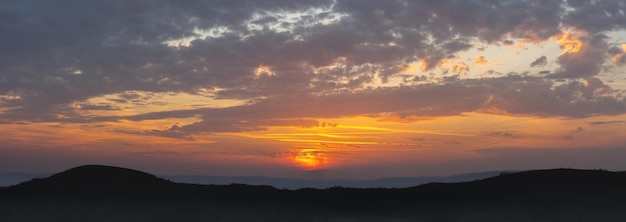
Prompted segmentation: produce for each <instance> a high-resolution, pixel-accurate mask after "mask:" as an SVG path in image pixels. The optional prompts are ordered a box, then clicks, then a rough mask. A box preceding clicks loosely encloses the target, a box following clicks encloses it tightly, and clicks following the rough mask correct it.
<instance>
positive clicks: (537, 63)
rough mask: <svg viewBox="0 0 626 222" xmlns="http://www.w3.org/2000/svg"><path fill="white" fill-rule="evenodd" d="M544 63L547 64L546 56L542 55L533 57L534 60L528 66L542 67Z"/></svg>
mask: <svg viewBox="0 0 626 222" xmlns="http://www.w3.org/2000/svg"><path fill="white" fill-rule="evenodd" d="M546 64H548V58H547V57H546V56H545V55H544V56H541V57H539V58H537V59H535V61H533V62H532V63H530V67H536V66H539V67H543V66H545V65H546Z"/></svg>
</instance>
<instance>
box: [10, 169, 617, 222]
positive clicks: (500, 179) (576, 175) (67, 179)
mask: <svg viewBox="0 0 626 222" xmlns="http://www.w3.org/2000/svg"><path fill="white" fill-rule="evenodd" d="M625 187H626V173H624V172H610V171H604V170H576V169H551V170H535V171H526V172H517V173H505V174H501V175H499V176H495V177H491V178H487V179H482V180H476V181H471V182H461V183H430V184H424V185H420V186H414V187H410V188H396V189H389V188H368V189H364V188H345V187H333V188H328V189H311V188H307V189H299V190H281V189H276V188H273V187H270V186H258V185H256V186H251V185H244V184H231V185H198V184H182V183H173V182H170V181H168V180H165V179H161V178H158V177H156V176H154V175H151V174H148V173H144V172H140V171H136V170H131V169H125V168H119V167H111V166H99V165H87V166H81V167H76V168H72V169H69V170H67V171H64V172H61V173H58V174H54V175H52V176H50V177H47V178H43V179H33V180H31V181H27V182H24V183H21V184H18V185H15V186H11V187H6V188H0V207H2V208H0V209H11V210H10V211H7V212H13V213H12V214H7V216H6V217H3V216H1V215H0V221H22V220H20V219H21V218H20V217H21V216H23V215H30V214H28V213H27V212H38V213H40V214H38V215H46V213H50V214H54V215H56V213H57V211H58V212H66V214H67V215H72V216H73V217H77V218H79V219H80V220H91V219H93V216H98V217H104V216H110V215H118V216H119V212H126V213H130V212H133V214H134V213H136V214H141V216H142V217H141V218H150V220H148V219H146V220H144V221H159V220H162V221H171V220H180V219H181V218H178V216H180V215H186V217H187V218H186V219H185V220H187V221H194V220H196V219H197V221H207V220H208V221H221V220H225V221H250V220H253V219H251V218H247V217H246V216H244V215H248V214H249V215H256V216H255V217H254V218H257V217H258V218H265V219H262V220H257V221H337V220H334V219H332V220H331V219H330V218H343V219H341V220H344V219H345V220H348V221H349V220H353V221H385V220H392V219H393V220H398V221H420V220H421V221H431V220H433V221H463V220H464V221H529V220H532V221H621V220H622V219H626V212H624V210H623V209H626V208H625V207H626V201H625V200H626V189H625ZM16 203H22V204H23V205H19V204H16ZM172 203H175V204H172ZM49 206H57V208H56V210H54V211H51V210H50V207H49ZM20 212H22V214H20ZM53 212H54V213H53ZM80 212H87V213H84V214H81V213H80ZM207 212H211V213H210V214H207ZM239 212H245V214H242V213H239ZM76 214H79V215H78V216H76ZM302 215H307V216H308V218H309V219H310V220H309V219H307V220H302V218H301V216H302ZM32 216H33V217H35V216H34V215H32ZM152 216H154V217H152ZM510 217H512V218H518V219H519V220H512V219H511V218H510ZM16 218H17V220H16ZM64 218H65V217H64ZM104 218H107V217H104ZM39 219H42V220H48V219H50V218H39ZM57 219H58V220H64V219H63V218H52V220H57ZM592 219H593V220H592ZM34 220H37V219H36V218H35V219H34ZM255 220H256V219H255ZM393 220H392V221H393ZM104 221H107V220H104ZM110 221H124V220H122V219H120V218H119V217H113V218H112V219H111V220H110ZM129 221H137V220H132V219H131V220H129ZM140 221H141V220H140Z"/></svg>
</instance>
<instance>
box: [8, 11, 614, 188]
mask: <svg viewBox="0 0 626 222" xmlns="http://www.w3.org/2000/svg"><path fill="white" fill-rule="evenodd" d="M625 13H626V2H624V1H619V0H604V1H602V0H597V1H587V0H562V1H560V0H551V1H548V0H545V1H519V0H510V1H506V0H503V1H497V0H495V1H494V0H471V1H466V0H456V1H434V0H433V1H430V0H424V1H418V0H415V1H411V0H317V1H312V0H263V1H243V0H241V1H239V0H206V1H205V0H193V1H168V0H154V1H148V0H137V1H128V0H101V1H100V0H98V1H82V0H20V1H16V0H0V33H1V34H0V127H1V128H0V172H6V171H23V172H57V171H60V170H65V169H67V168H70V167H74V166H77V165H82V164H106V165H115V166H122V167H129V168H134V169H139V170H144V171H147V172H150V173H154V174H178V175H215V176H272V177H295V178H313V179H320V178H321V179H332V178H347V179H372V178H379V177H392V176H424V175H451V174H458V173H467V172H477V171H491V170H519V169H539V168H559V167H570V168H604V169H609V170H626V161H625V159H626V99H625V98H626V30H625V28H626V14H625Z"/></svg>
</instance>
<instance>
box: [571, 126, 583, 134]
mask: <svg viewBox="0 0 626 222" xmlns="http://www.w3.org/2000/svg"><path fill="white" fill-rule="evenodd" d="M583 131H585V129H584V128H583V127H582V126H579V127H576V128H575V129H573V130H572V133H582V132H583Z"/></svg>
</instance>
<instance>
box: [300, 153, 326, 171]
mask: <svg viewBox="0 0 626 222" xmlns="http://www.w3.org/2000/svg"><path fill="white" fill-rule="evenodd" d="M293 161H294V162H295V163H296V164H298V165H299V166H301V167H303V168H305V169H307V170H317V169H320V168H322V167H323V166H324V165H325V164H326V163H328V158H327V157H326V155H325V154H324V151H321V150H319V149H316V148H303V149H301V150H300V152H298V153H297V154H296V156H295V157H294V158H293Z"/></svg>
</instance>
